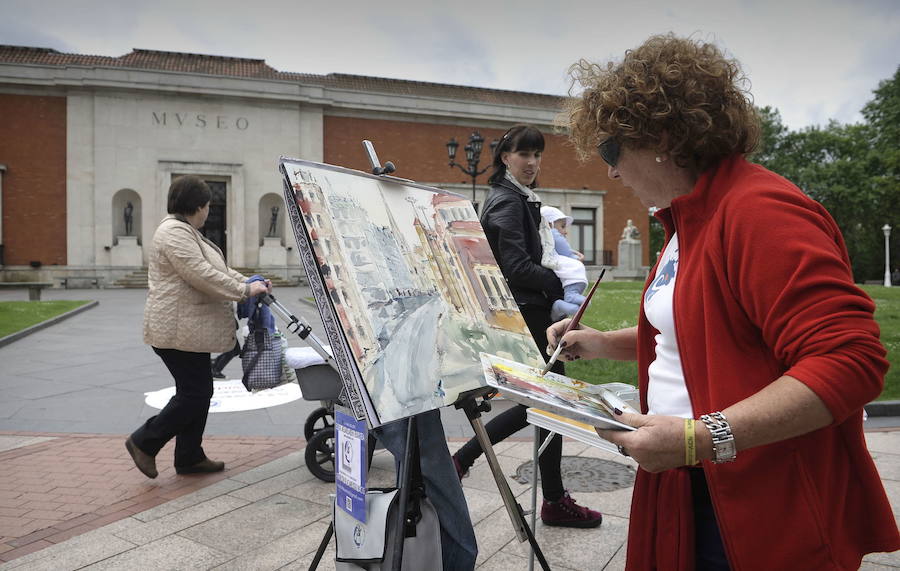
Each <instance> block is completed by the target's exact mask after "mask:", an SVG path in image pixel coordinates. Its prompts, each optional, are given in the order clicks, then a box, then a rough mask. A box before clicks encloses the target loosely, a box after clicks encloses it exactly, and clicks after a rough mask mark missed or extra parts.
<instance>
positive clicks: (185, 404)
mask: <svg viewBox="0 0 900 571" xmlns="http://www.w3.org/2000/svg"><path fill="white" fill-rule="evenodd" d="M153 351H154V352H155V353H156V354H157V355H159V356H160V358H161V359H162V360H163V363H165V364H166V367H168V369H169V372H170V373H172V377H173V378H174V379H175V396H173V397H172V398H171V400H169V403H168V404H167V405H166V406H165V408H163V409H162V410H161V411H159V414H157V415H156V416H152V417H150V418H148V419H147V422H145V423H144V424H143V426H141V427H140V428H138V429H137V430H135V431H134V432H133V433H132V434H131V439H132V441H133V442H134V444H135V445H136V446H137V447H138V448H140V449H141V450H143V451H144V452H145V453H147V454H149V455H150V456H156V455H157V454H158V453H159V451H160V450H161V449H162V447H163V446H165V445H166V442H168V441H169V440H171V439H172V437H175V466H176V467H178V468H184V467H187V466H192V465H194V464H196V463H197V462H201V461H203V460H204V459H205V458H206V454H204V452H203V447H202V446H201V443H202V441H203V430H204V429H205V428H206V417H207V415H208V414H209V400H210V399H211V398H212V395H213V380H212V372H211V371H210V368H209V353H190V352H188V351H179V350H177V349H157V348H156V347H154V348H153Z"/></svg>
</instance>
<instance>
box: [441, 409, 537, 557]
mask: <svg viewBox="0 0 900 571" xmlns="http://www.w3.org/2000/svg"><path fill="white" fill-rule="evenodd" d="M467 401H468V402H465V401H464V402H460V403H457V404H456V406H457V408H461V409H463V410H464V411H465V413H466V416H467V417H468V419H469V424H471V425H472V430H474V431H475V437H476V438H477V439H478V443H479V444H481V450H482V451H483V452H484V458H485V460H487V463H488V466H490V468H491V474H493V475H494V482H495V483H496V484H497V490H499V492H500V497H501V498H502V499H503V505H504V506H506V512H507V514H509V519H510V521H511V522H512V525H513V529H514V530H515V532H516V538H518V540H519V541H520V542H523V541H528V542H529V543H530V544H531V548H532V550H533V551H534V554H535V556H536V557H537V559H538V562H539V563H540V564H541V568H542V569H544V571H550V566H549V565H548V564H547V560H546V559H545V558H544V553H543V552H542V551H541V547H540V545H538V543H537V539H535V537H534V534H533V533H532V531H531V527H529V525H528V522H527V521H525V512H524V511H523V510H522V506H520V505H519V503H518V502H517V501H516V497H515V496H514V495H513V493H512V490H511V489H510V488H509V484H508V483H507V482H506V476H504V475H503V470H502V469H501V468H500V463H499V462H498V461H497V455H496V454H495V453H494V447H493V446H492V445H491V440H490V438H488V435H487V431H486V430H485V429H484V423H483V422H481V412H480V411H479V409H478V405H477V404H476V403H475V400H474V399H472V398H470V399H467ZM536 475H537V467H535V476H536Z"/></svg>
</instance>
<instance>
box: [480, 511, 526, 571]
mask: <svg viewBox="0 0 900 571" xmlns="http://www.w3.org/2000/svg"><path fill="white" fill-rule="evenodd" d="M475 538H476V539H477V540H478V558H477V559H476V561H475V562H476V564H478V565H480V564H482V563H484V562H485V561H487V560H488V559H490V558H491V557H492V556H493V555H494V554H496V553H498V552H499V551H500V550H501V549H503V548H504V547H505V546H506V545H507V544H509V543H510V542H513V543H516V542H518V539H517V538H516V533H515V531H514V530H513V527H512V522H511V521H510V519H509V515H508V514H507V512H506V508H503V507H501V508H499V509H497V510H495V511H494V512H493V513H491V514H490V515H489V516H488V517H486V518H484V519H482V520H481V521H480V522H478V523H477V524H475Z"/></svg>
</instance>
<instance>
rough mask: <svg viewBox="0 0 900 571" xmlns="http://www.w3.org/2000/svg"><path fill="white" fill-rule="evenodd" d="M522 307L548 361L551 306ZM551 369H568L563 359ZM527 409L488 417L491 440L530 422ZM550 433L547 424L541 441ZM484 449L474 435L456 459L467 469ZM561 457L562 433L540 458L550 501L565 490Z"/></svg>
mask: <svg viewBox="0 0 900 571" xmlns="http://www.w3.org/2000/svg"><path fill="white" fill-rule="evenodd" d="M519 311H521V312H522V317H523V318H525V324H526V325H527V326H528V331H530V332H531V336H532V337H533V338H534V342H535V343H537V346H538V348H539V349H540V350H541V355H542V356H543V357H544V361H549V360H550V356H549V355H547V353H546V352H545V350H546V349H547V328H548V327H550V324H551V323H552V321H551V319H550V309H549V308H544V307H540V306H536V305H524V306H520V307H519ZM551 370H552V371H553V372H555V373H560V374H564V373H565V368H564V366H563V363H562V362H561V361H557V362H556V363H554V365H553V367H552V369H551ZM527 410H528V409H527V407H525V406H524V405H516V406H514V407H513V408H511V409H509V410H507V411H505V412H503V413H501V414H499V415H497V416H495V417H494V418H492V419H491V420H490V421H488V422H487V423H486V424H485V425H484V429H485V431H486V432H487V435H488V439H489V440H490V441H491V444H496V443H498V442H501V441H502V440H504V439H506V438H508V437H509V436H511V435H513V434H515V433H516V432H518V431H520V430H522V429H523V428H525V427H526V426H528V419H527V416H526V411H527ZM548 434H549V431H547V430H544V429H543V428H542V429H540V432H539V435H540V436H539V437H540V439H541V442H543V441H544V440H545V439H546V438H547V435H548ZM483 452H484V451H483V450H482V449H481V444H479V443H478V440H477V439H476V438H472V439H470V440H469V441H468V442H466V443H465V444H464V445H463V447H462V448H460V449H459V451H458V452H457V453H456V459H457V460H459V463H460V465H461V466H462V468H463V469H464V470H467V469H468V468H469V467H470V466H471V465H472V464H474V463H475V460H477V459H478V457H479V456H481V454H482V453H483ZM560 460H562V436H560V435H559V434H557V435H555V436H554V437H553V438H552V439H551V440H550V444H549V445H547V448H545V449H544V453H543V454H541V456H540V458H538V466H539V467H540V469H541V491H542V492H543V495H544V499H545V500H547V501H551V502H555V501H557V500H559V498H561V497H562V495H563V493H564V492H565V488H564V487H563V482H562V473H561V471H560V466H559V463H560Z"/></svg>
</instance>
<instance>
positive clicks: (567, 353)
mask: <svg viewBox="0 0 900 571" xmlns="http://www.w3.org/2000/svg"><path fill="white" fill-rule="evenodd" d="M570 321H572V320H571V319H563V320H562V321H557V322H556V323H554V324H553V325H551V326H550V327H548V328H547V343H548V344H547V354H548V355H551V354H553V351H555V350H556V346H557V345H558V344H559V343H562V344H563V349H562V351H561V352H560V354H559V357H560V358H561V359H563V360H564V361H574V360H576V359H596V358H598V357H601V356H602V353H603V334H602V333H601V332H599V331H597V330H596V329H592V328H590V327H586V326H584V325H581V324H580V323H579V324H578V325H577V326H576V327H575V329H573V330H572V331H569V332H568V333H566V327H568V326H569V322H570ZM563 334H565V335H563Z"/></svg>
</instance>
